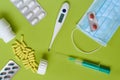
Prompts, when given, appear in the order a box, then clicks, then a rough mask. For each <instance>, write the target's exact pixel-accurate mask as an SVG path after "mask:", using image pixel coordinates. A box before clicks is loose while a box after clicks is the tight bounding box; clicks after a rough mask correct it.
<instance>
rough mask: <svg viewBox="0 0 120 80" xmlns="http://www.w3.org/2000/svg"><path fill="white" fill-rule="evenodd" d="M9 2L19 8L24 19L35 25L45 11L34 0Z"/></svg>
mask: <svg viewBox="0 0 120 80" xmlns="http://www.w3.org/2000/svg"><path fill="white" fill-rule="evenodd" d="M11 2H12V3H13V4H14V5H15V6H16V7H17V8H18V9H19V10H20V12H21V13H22V14H23V15H24V16H25V17H26V19H27V20H28V21H29V22H30V23H31V24H32V25H35V24H36V23H38V22H39V21H40V20H42V19H43V18H44V17H45V15H46V12H45V10H44V9H43V8H42V7H41V6H40V5H39V4H38V2H37V1H36V0H11Z"/></svg>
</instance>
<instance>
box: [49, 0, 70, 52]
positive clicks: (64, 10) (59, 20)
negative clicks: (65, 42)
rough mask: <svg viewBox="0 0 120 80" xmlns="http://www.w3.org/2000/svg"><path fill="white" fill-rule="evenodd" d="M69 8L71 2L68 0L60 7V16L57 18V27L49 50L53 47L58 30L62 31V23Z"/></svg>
mask: <svg viewBox="0 0 120 80" xmlns="http://www.w3.org/2000/svg"><path fill="white" fill-rule="evenodd" d="M68 10H69V4H68V3H67V2H65V3H64V4H63V5H62V7H61V9H60V12H59V14H58V17H57V19H56V24H55V28H54V33H53V36H52V40H51V43H50V46H49V49H48V51H50V49H51V47H52V44H53V42H54V40H55V38H56V36H57V34H58V32H59V31H60V29H61V28H62V25H63V23H64V21H65V19H66V16H67V14H68Z"/></svg>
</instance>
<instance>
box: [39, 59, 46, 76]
mask: <svg viewBox="0 0 120 80" xmlns="http://www.w3.org/2000/svg"><path fill="white" fill-rule="evenodd" d="M47 66H48V61H47V60H44V59H42V60H41V61H40V64H39V67H38V71H37V73H38V74H40V75H45V73H46V70H47Z"/></svg>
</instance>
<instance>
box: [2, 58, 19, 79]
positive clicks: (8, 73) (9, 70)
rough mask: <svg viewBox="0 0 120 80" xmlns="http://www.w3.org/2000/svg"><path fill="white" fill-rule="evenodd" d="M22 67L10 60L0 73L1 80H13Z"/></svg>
mask: <svg viewBox="0 0 120 80" xmlns="http://www.w3.org/2000/svg"><path fill="white" fill-rule="evenodd" d="M19 69H20V67H19V66H18V65H17V64H16V63H15V62H14V61H12V60H10V61H9V62H8V63H7V64H6V65H5V67H4V68H3V69H2V70H1V71H0V80H11V78H12V77H13V76H14V75H15V74H16V72H17V71H18V70H19Z"/></svg>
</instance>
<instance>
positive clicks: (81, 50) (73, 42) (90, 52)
mask: <svg viewBox="0 0 120 80" xmlns="http://www.w3.org/2000/svg"><path fill="white" fill-rule="evenodd" d="M77 29H78V28H75V29H73V30H72V33H71V40H72V44H73V46H74V47H75V49H76V50H77V51H79V52H82V53H84V54H92V53H94V52H96V51H98V50H100V49H101V48H102V46H99V47H97V48H96V49H93V50H90V51H85V50H83V49H81V48H79V47H78V46H77V45H76V44H75V41H74V38H73V34H74V32H75V31H76V30H77Z"/></svg>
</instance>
